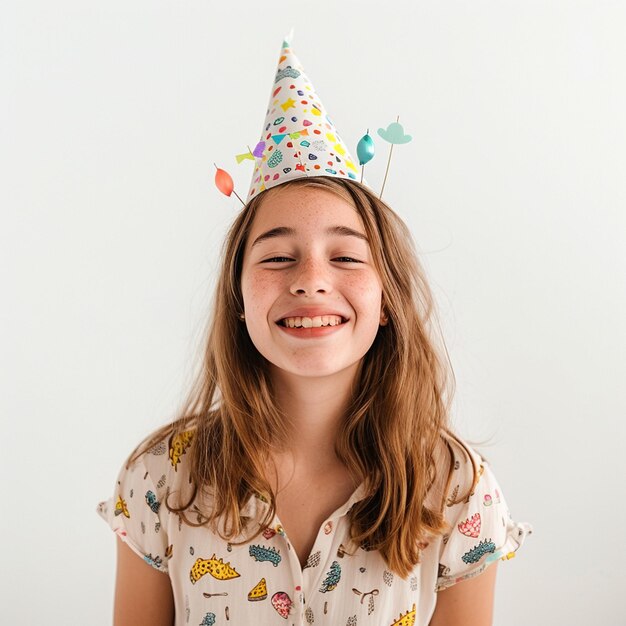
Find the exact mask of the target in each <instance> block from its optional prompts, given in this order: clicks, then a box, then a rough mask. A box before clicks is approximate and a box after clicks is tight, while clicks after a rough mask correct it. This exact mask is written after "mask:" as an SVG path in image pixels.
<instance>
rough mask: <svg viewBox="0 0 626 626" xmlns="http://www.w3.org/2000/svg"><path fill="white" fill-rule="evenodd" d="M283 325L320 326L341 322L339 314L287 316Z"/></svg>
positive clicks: (294, 326) (295, 326) (334, 324)
mask: <svg viewBox="0 0 626 626" xmlns="http://www.w3.org/2000/svg"><path fill="white" fill-rule="evenodd" d="M281 323H282V324H283V326H289V327H290V328H297V327H299V326H302V327H303V328H314V327H318V326H337V325H338V324H341V317H340V316H339V315H319V316H317V317H286V318H285V319H283V320H282V321H281Z"/></svg>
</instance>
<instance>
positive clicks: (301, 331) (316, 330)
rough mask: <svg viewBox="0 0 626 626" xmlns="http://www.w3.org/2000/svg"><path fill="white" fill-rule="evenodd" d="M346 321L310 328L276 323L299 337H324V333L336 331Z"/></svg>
mask: <svg viewBox="0 0 626 626" xmlns="http://www.w3.org/2000/svg"><path fill="white" fill-rule="evenodd" d="M347 325H348V322H344V323H343V324H338V325H337V326H318V327H311V328H304V327H303V328H290V327H289V326H282V325H281V324H276V326H278V328H280V330H282V331H283V332H285V333H287V334H288V335H293V336H294V337H299V338H300V339H315V338H316V337H325V336H326V335H332V334H333V333H336V332H337V331H338V330H340V329H341V328H343V327H344V326H347Z"/></svg>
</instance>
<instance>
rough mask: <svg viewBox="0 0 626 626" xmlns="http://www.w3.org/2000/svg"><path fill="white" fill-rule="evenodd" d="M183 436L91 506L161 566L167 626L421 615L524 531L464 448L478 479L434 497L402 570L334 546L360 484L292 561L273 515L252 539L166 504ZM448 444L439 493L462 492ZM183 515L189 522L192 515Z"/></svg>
mask: <svg viewBox="0 0 626 626" xmlns="http://www.w3.org/2000/svg"><path fill="white" fill-rule="evenodd" d="M192 439H193V436H192V433H191V432H189V433H188V434H186V435H184V436H179V437H177V438H176V439H174V440H172V439H171V438H170V440H169V441H167V442H166V441H163V442H162V443H161V444H159V445H157V446H155V447H154V448H152V449H151V450H150V451H148V452H147V453H146V454H144V455H142V456H141V457H139V459H137V460H136V461H135V462H134V463H133V464H132V465H131V466H130V467H129V469H128V470H127V469H125V467H124V466H123V467H122V469H121V470H120V472H119V476H118V480H117V484H116V487H115V492H114V495H113V497H111V498H109V499H108V500H106V501H104V502H100V504H99V505H98V509H97V510H98V513H99V514H100V515H101V516H102V517H103V518H104V519H105V520H106V521H107V522H108V524H109V526H110V527H111V528H112V529H113V530H114V531H115V532H116V533H117V535H118V536H119V537H120V539H122V540H123V541H124V542H126V544H127V545H128V546H130V548H132V550H133V551H134V552H136V553H137V554H138V555H139V556H140V557H141V558H142V559H143V560H144V561H145V562H146V563H147V564H149V565H150V566H152V567H154V568H156V569H157V570H159V571H160V572H163V574H164V575H167V576H169V577H170V580H171V584H172V589H173V594H174V602H175V614H176V617H175V625H176V626H186V625H187V624H192V625H193V626H213V625H215V626H221V625H226V624H232V625H234V626H239V625H241V626H244V625H246V624H263V625H271V624H276V625H278V624H283V625H285V626H291V625H294V626H295V625H298V626H300V625H306V624H316V625H320V626H321V625H327V626H331V625H332V626H343V625H344V624H345V625H346V626H357V625H371V626H375V625H376V626H413V625H415V626H427V625H428V623H429V621H430V619H431V617H432V614H433V611H434V609H435V604H436V602H437V592H438V591H439V590H441V589H445V588H446V587H449V586H451V585H454V584H455V583H457V582H459V581H461V580H465V579H467V578H471V577H473V576H476V575H478V574H480V573H481V572H482V571H483V570H484V569H485V568H486V567H488V566H489V565H490V564H491V563H494V562H495V561H497V560H498V559H502V560H507V559H510V558H511V557H513V556H515V552H516V550H517V549H518V548H519V547H520V546H521V545H522V543H523V542H524V539H525V537H526V535H527V534H530V533H531V532H532V526H531V525H530V524H528V523H524V522H514V521H513V520H512V519H511V516H510V514H509V510H508V508H507V504H506V501H505V500H504V496H503V494H502V490H501V489H500V486H499V485H498V483H497V481H496V478H495V476H494V475H493V472H492V471H491V469H490V467H489V465H488V464H487V461H486V460H484V459H482V458H481V456H480V455H479V454H478V453H477V452H476V451H474V450H473V449H471V448H470V450H471V453H472V455H473V457H474V461H475V463H476V467H477V468H482V470H480V471H481V472H482V473H481V474H480V480H479V482H478V484H477V485H476V488H475V490H474V492H473V494H472V495H471V496H470V497H469V499H468V501H464V502H460V503H458V504H454V505H451V506H450V505H448V506H446V507H445V514H446V519H447V521H449V522H450V523H451V524H452V530H451V531H450V534H449V536H448V535H444V536H439V537H438V538H437V539H436V540H433V541H431V542H430V543H429V544H428V546H427V547H426V548H425V549H424V550H422V552H421V562H420V563H419V564H417V565H416V566H415V568H414V569H413V571H412V572H411V574H410V575H409V576H408V577H407V578H406V579H402V578H400V577H399V576H398V575H394V574H393V573H392V572H391V571H389V570H388V569H387V567H386V566H385V563H384V561H383V559H382V557H381V555H380V553H379V552H378V551H375V550H365V549H363V548H358V549H357V551H356V552H355V554H354V555H350V554H349V553H348V552H347V551H346V549H345V546H344V544H346V545H348V542H347V538H348V537H349V534H348V533H349V528H348V518H347V513H348V511H349V510H350V508H351V506H352V505H353V504H354V503H355V502H358V501H359V500H360V499H361V498H362V497H363V495H364V491H363V485H361V486H359V487H358V488H357V489H356V490H355V492H354V493H353V494H352V496H351V497H350V498H349V499H348V501H347V502H346V503H345V504H344V505H342V506H341V507H339V508H338V509H337V510H336V511H335V512H334V513H333V514H332V515H330V516H329V517H328V519H327V520H326V522H325V523H324V524H323V525H322V527H321V528H320V529H319V533H318V535H317V538H316V541H315V545H314V547H313V549H312V551H311V554H310V555H309V557H308V561H307V563H306V565H305V567H304V569H302V568H301V566H300V562H299V560H298V557H297V555H296V553H295V551H294V550H292V549H291V546H290V543H289V538H288V537H287V535H286V534H285V532H284V530H283V528H282V526H281V523H280V520H279V519H278V517H274V519H273V521H272V523H271V524H270V526H268V527H267V528H265V529H264V530H263V534H262V535H259V537H257V538H256V539H255V540H253V541H252V542H249V543H247V544H242V545H231V544H230V543H227V542H225V541H223V540H222V539H221V538H220V537H219V536H218V535H217V534H216V533H214V532H212V531H211V530H210V529H209V528H208V527H207V526H198V527H190V526H188V525H187V524H185V523H184V522H182V520H181V519H180V518H179V516H178V515H177V514H175V513H171V512H170V511H169V510H168V509H167V507H166V506H165V505H164V503H163V501H164V498H165V494H166V491H167V489H168V488H169V490H170V491H172V492H174V491H177V490H178V491H180V490H183V491H184V490H185V489H186V488H188V483H189V480H188V474H187V473H186V471H185V470H186V466H187V465H186V462H187V458H188V457H187V455H186V452H187V451H188V446H189V445H191V444H192ZM466 445H467V444H466ZM457 448H458V449H457ZM468 448H469V446H468ZM453 450H454V454H455V470H454V475H453V479H452V481H451V483H450V489H449V493H448V494H447V498H448V499H447V501H450V498H451V499H453V500H454V499H456V495H457V494H464V493H467V492H468V487H471V480H472V475H473V474H472V462H471V461H470V460H469V459H468V458H467V456H466V455H465V454H464V453H463V451H462V450H461V448H460V447H459V446H458V444H455V445H454V447H453ZM435 495H436V494H435ZM171 497H172V496H170V498H171ZM169 502H170V503H172V500H171V499H170V501H169ZM174 502H175V501H174ZM265 507H267V504H266V502H264V501H263V499H262V498H261V497H260V496H253V497H251V498H250V500H249V502H248V503H247V504H246V506H245V507H244V508H243V509H242V511H241V515H242V516H247V517H252V518H255V517H256V516H257V514H259V513H260V512H261V510H265ZM186 515H187V517H188V519H191V520H192V521H194V522H195V521H196V520H195V519H193V518H194V517H195V515H196V514H194V513H191V512H189V511H188V512H187V513H186Z"/></svg>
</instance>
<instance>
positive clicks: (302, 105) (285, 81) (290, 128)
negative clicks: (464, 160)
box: [247, 35, 367, 202]
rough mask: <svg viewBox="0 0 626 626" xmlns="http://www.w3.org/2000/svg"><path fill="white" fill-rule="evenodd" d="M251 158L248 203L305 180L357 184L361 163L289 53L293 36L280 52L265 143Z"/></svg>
mask: <svg viewBox="0 0 626 626" xmlns="http://www.w3.org/2000/svg"><path fill="white" fill-rule="evenodd" d="M252 155H253V156H254V159H255V167H254V172H253V174H252V181H251V183H250V189H249V191H248V198H247V202H249V201H250V200H251V199H252V198H253V197H255V196H256V195H258V194H259V193H261V192H262V191H265V190H266V189H270V188H272V187H276V186H277V185H281V184H282V183H285V182H287V181H288V180H292V179H294V178H301V177H303V176H336V177H338V178H349V179H352V180H358V178H357V174H358V173H359V169H358V163H356V162H355V161H354V159H353V158H352V157H351V156H350V153H349V151H348V149H347V147H346V145H345V144H344V142H343V140H342V139H341V137H340V136H339V134H338V133H337V129H336V128H335V125H334V124H333V122H332V120H331V119H330V117H329V116H328V113H327V111H326V109H325V108H324V105H323V104H322V101H321V100H320V98H319V97H318V95H317V94H316V93H315V90H314V88H313V85H312V83H311V81H310V80H309V78H308V76H307V75H306V74H305V72H304V69H303V68H302V64H301V63H300V61H299V60H298V57H296V55H295V54H294V53H293V51H292V50H291V35H288V36H287V37H285V40H284V42H283V45H282V48H281V51H280V58H279V59H278V69H277V71H276V76H275V78H274V84H273V85H272V90H271V93H270V99H269V106H268V107H267V113H266V115H265V122H264V124H263V131H262V134H261V139H260V141H259V142H258V143H257V145H256V147H255V148H254V150H253V151H252ZM362 182H363V184H367V183H366V182H365V181H362Z"/></svg>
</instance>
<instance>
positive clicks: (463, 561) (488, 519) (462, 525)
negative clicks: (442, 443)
mask: <svg viewBox="0 0 626 626" xmlns="http://www.w3.org/2000/svg"><path fill="white" fill-rule="evenodd" d="M471 452H472V456H473V458H474V461H475V463H476V467H477V469H478V474H479V479H478V483H477V484H476V485H475V488H474V491H473V493H471V494H470V495H469V497H468V498H466V499H464V500H462V501H460V502H458V503H456V504H454V502H455V501H457V500H458V499H459V497H460V496H463V495H464V494H466V493H468V491H467V489H466V490H465V491H462V489H463V486H464V484H465V485H468V483H467V480H466V478H467V475H468V474H469V487H470V488H471V486H472V475H473V474H472V469H471V460H470V459H469V458H467V460H466V461H465V462H464V461H463V460H459V459H458V458H457V459H456V460H455V465H454V468H455V469H454V473H453V479H452V481H451V484H450V490H449V492H448V495H447V500H446V506H445V511H444V512H445V516H446V520H447V521H448V522H449V523H450V525H451V529H450V531H449V534H448V535H445V536H444V537H443V542H442V547H441V551H440V555H439V571H438V577H437V584H436V588H435V591H441V590H442V589H446V588H447V587H450V586H452V585H454V584H455V583H458V582H460V581H462V580H466V579H468V578H473V577H474V576H478V575H479V574H481V573H482V572H483V571H484V570H485V569H486V568H487V567H488V566H489V565H491V564H492V563H494V562H495V561H497V560H498V559H501V560H508V559H511V558H513V557H514V556H515V553H516V552H517V550H518V549H519V548H520V547H521V546H522V544H523V543H524V540H525V538H526V536H527V535H529V534H531V533H532V530H533V529H532V526H531V525H530V524H528V523H527V522H515V521H513V520H512V519H511V515H510V512H509V509H508V506H507V503H506V501H505V499H504V495H503V494H502V489H501V488H500V485H499V484H498V481H497V480H496V477H495V476H494V474H493V472H492V470H491V468H490V466H489V464H488V463H487V461H485V460H484V459H482V458H481V457H480V455H478V454H477V453H476V452H475V451H473V450H471ZM455 475H456V476H455Z"/></svg>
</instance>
